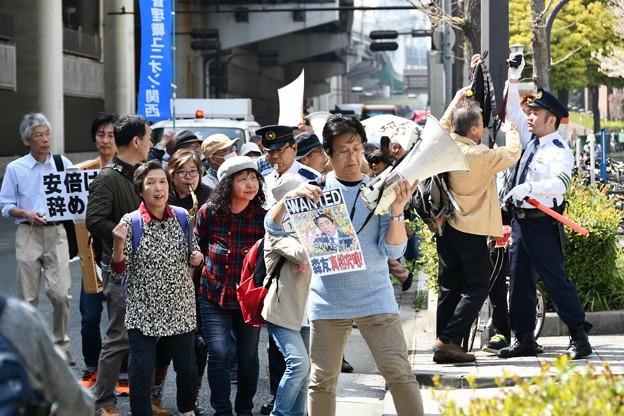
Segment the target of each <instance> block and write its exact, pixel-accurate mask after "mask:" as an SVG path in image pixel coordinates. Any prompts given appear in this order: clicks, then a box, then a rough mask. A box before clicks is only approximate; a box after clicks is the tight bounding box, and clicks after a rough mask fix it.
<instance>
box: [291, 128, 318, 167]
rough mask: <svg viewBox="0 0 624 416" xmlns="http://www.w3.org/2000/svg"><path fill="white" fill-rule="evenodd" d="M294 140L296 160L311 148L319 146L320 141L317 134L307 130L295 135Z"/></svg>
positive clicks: (306, 153)
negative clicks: (295, 143)
mask: <svg viewBox="0 0 624 416" xmlns="http://www.w3.org/2000/svg"><path fill="white" fill-rule="evenodd" d="M295 141H296V142H297V156H296V159H297V160H299V159H301V158H302V157H306V156H307V155H309V154H310V152H311V151H312V150H314V149H317V148H319V147H321V141H320V140H319V138H318V137H317V135H316V134H314V133H311V132H309V131H306V132H303V133H301V134H299V135H297V137H295Z"/></svg>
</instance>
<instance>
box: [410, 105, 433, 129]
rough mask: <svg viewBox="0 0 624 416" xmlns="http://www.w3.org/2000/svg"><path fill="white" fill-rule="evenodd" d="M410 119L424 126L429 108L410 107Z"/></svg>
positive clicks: (429, 112) (429, 111)
mask: <svg viewBox="0 0 624 416" xmlns="http://www.w3.org/2000/svg"><path fill="white" fill-rule="evenodd" d="M412 113H413V114H412V120H413V121H415V122H416V123H417V124H418V125H419V126H421V127H422V126H424V125H425V123H426V122H427V116H428V115H430V114H431V110H429V109H421V110H414V109H412Z"/></svg>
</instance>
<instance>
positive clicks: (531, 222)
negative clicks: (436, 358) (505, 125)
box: [498, 54, 592, 359]
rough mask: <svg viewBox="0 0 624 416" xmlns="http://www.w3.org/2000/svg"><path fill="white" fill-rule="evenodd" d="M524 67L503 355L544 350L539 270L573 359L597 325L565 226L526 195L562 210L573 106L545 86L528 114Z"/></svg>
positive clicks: (513, 92) (515, 76) (512, 73)
mask: <svg viewBox="0 0 624 416" xmlns="http://www.w3.org/2000/svg"><path fill="white" fill-rule="evenodd" d="M512 55H514V54H512ZM513 58H514V56H511V57H510V59H513ZM523 67H524V59H522V61H521V64H520V65H519V67H518V68H510V69H509V86H508V91H509V96H508V101H507V119H508V120H509V121H511V122H512V123H514V124H515V125H516V126H518V131H519V132H520V137H521V140H522V147H523V149H524V153H523V155H522V158H521V159H520V162H519V164H518V170H517V172H516V175H515V178H514V183H513V185H514V187H513V188H512V189H511V191H510V192H509V193H508V194H507V195H506V196H505V199H507V198H509V197H512V199H511V200H510V205H511V208H512V213H513V218H512V220H511V228H512V236H513V243H512V245H511V247H510V251H509V253H510V271H511V274H510V276H511V280H510V287H509V291H510V304H509V318H510V322H511V328H512V329H513V330H514V332H515V333H516V342H515V343H514V345H513V346H511V347H508V348H503V349H501V350H500V352H499V354H498V355H499V357H502V358H510V357H518V356H532V355H536V354H537V353H538V352H539V351H538V346H537V344H536V342H535V338H534V335H533V331H534V329H535V302H536V299H535V277H536V273H537V274H539V275H540V276H541V278H542V280H543V282H544V285H545V286H546V290H547V291H548V294H549V295H550V298H551V300H552V302H553V304H554V306H555V310H556V311H557V313H558V314H559V317H560V318H561V320H562V321H563V322H564V323H565V324H566V325H567V326H568V328H569V330H570V345H569V346H568V349H567V350H566V351H565V353H566V354H568V355H569V356H570V358H571V359H579V358H583V357H586V356H588V355H590V354H591V353H592V349H591V345H590V344H589V341H588V336H587V334H588V332H589V331H590V329H591V327H592V325H591V324H590V323H589V322H587V321H586V320H585V311H584V310H583V307H582V305H581V302H580V300H579V297H578V294H577V293H576V289H575V288H574V285H573V284H572V282H571V281H570V279H569V278H568V276H567V275H566V272H565V264H564V263H565V258H564V253H563V244H562V243H563V241H565V240H564V238H565V237H564V235H563V226H562V224H561V223H559V222H558V221H555V220H553V219H552V218H551V217H549V216H547V215H546V214H544V213H542V212H541V211H539V210H537V209H534V208H533V206H532V205H530V204H528V203H527V202H526V201H525V199H526V197H531V198H534V199H536V200H537V201H539V202H541V203H542V204H544V205H546V206H547V207H550V208H553V209H555V210H559V212H561V211H562V209H561V208H562V207H563V194H564V193H565V192H566V190H567V189H568V186H569V185H570V175H571V171H572V166H573V164H574V158H573V156H572V152H571V150H570V148H569V147H568V145H567V144H566V142H565V141H564V140H563V139H562V138H561V136H559V134H558V133H557V129H558V127H559V123H560V122H561V119H562V118H565V117H568V111H567V110H566V108H565V107H564V106H563V105H562V104H561V103H560V102H559V101H558V100H557V98H555V96H554V95H552V94H551V93H550V91H548V90H547V89H545V88H541V87H540V88H538V92H537V96H536V99H535V100H534V101H533V102H532V103H531V104H529V105H530V106H531V112H530V113H529V115H528V117H527V115H526V114H525V113H524V112H523V111H522V109H521V108H520V96H519V94H518V80H519V78H520V74H521V72H522V68H523Z"/></svg>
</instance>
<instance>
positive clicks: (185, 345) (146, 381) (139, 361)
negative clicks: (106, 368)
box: [128, 329, 197, 416]
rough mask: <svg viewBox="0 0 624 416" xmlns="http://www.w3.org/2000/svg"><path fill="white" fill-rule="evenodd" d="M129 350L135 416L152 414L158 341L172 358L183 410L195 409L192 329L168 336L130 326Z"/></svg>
mask: <svg viewBox="0 0 624 416" xmlns="http://www.w3.org/2000/svg"><path fill="white" fill-rule="evenodd" d="M128 339H129V340H130V352H131V354H132V358H131V360H132V361H131V363H130V364H131V365H130V380H131V383H132V384H131V389H130V409H131V410H132V414H133V415H134V416H142V415H151V414H152V404H151V401H150V399H151V396H152V394H151V386H152V375H153V373H154V366H155V364H156V342H157V341H158V342H159V343H162V344H164V346H165V348H166V349H167V351H168V352H169V353H170V354H171V358H172V359H173V369H174V370H175V372H176V395H177V405H178V410H179V411H180V413H183V412H189V411H192V410H193V409H194V408H195V398H196V397H197V394H196V393H197V391H196V388H197V366H196V365H195V333H194V332H193V331H191V332H186V333H184V334H179V335H171V336H167V337H160V338H159V337H150V336H146V335H143V333H142V332H141V331H140V330H138V329H129V330H128Z"/></svg>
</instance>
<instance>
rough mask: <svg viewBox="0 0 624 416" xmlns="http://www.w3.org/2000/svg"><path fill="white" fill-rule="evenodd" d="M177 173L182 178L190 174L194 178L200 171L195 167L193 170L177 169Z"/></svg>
mask: <svg viewBox="0 0 624 416" xmlns="http://www.w3.org/2000/svg"><path fill="white" fill-rule="evenodd" d="M175 174H176V175H178V177H180V178H186V176H187V175H188V176H190V177H191V178H194V177H195V176H197V175H199V171H198V170H197V169H193V170H176V171H175Z"/></svg>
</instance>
